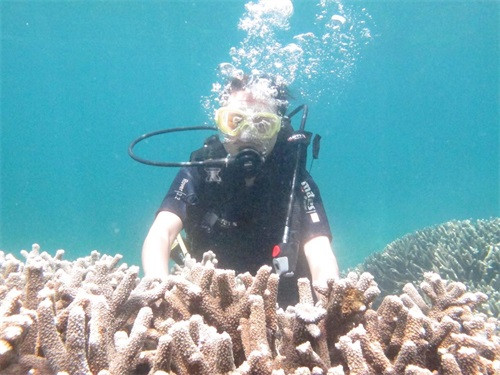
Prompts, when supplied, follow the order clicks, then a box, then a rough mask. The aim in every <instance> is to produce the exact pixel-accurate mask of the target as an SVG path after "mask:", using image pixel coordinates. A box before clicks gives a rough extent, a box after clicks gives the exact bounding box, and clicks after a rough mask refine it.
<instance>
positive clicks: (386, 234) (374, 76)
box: [0, 0, 500, 269]
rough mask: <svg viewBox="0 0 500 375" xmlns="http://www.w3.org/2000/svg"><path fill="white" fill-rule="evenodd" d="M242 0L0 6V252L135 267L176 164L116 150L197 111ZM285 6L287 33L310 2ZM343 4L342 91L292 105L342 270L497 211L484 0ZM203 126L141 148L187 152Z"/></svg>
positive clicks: (488, 19)
mask: <svg viewBox="0 0 500 375" xmlns="http://www.w3.org/2000/svg"><path fill="white" fill-rule="evenodd" d="M244 4H245V2H244V1H215V0H214V1H207V0H205V1H200V0H196V1H152V2H149V1H103V2H98V1H2V2H1V3H0V12H1V13H0V16H1V19H0V23H1V66H0V68H1V87H0V88H1V133H0V137H1V146H0V147H1V148H0V152H1V154H0V157H1V159H0V167H1V170H0V172H1V175H0V179H1V180H0V200H1V207H0V208H1V211H0V249H2V250H4V251H8V252H13V253H16V254H17V253H18V251H19V250H21V249H29V248H31V244H32V243H34V242H36V243H39V244H40V245H41V247H42V249H44V250H46V251H49V252H51V253H54V251H55V250H56V249H59V248H63V249H65V250H66V252H67V257H68V258H70V259H75V258H76V257H78V256H83V255H86V254H88V253H89V252H90V251H91V250H93V249H97V250H99V251H101V252H107V253H111V254H114V253H117V252H118V253H121V254H123V255H124V257H125V261H126V262H127V263H129V264H139V263H140V250H141V245H142V241H143V239H144V237H145V235H146V233H147V231H148V229H149V225H150V224H151V222H152V220H153V215H154V213H155V211H156V209H157V207H158V205H159V204H160V202H161V200H162V198H163V195H164V193H165V191H166V189H167V188H168V186H169V184H170V181H171V180H172V178H173V176H174V174H175V172H176V171H175V170H172V169H161V168H153V167H148V166H144V165H141V164H138V163H136V162H134V161H133V160H131V159H130V158H129V157H128V155H127V147H128V144H129V143H130V142H131V141H132V140H133V139H134V138H135V137H137V136H138V135H140V134H142V133H145V132H148V131H151V130H156V129H161V128H165V127H168V126H174V125H175V126H177V125H195V124H201V123H204V122H206V121H207V117H206V114H205V111H204V110H203V108H202V107H201V105H200V100H201V98H202V97H203V96H206V95H207V94H209V92H210V88H211V84H212V83H213V82H214V80H215V77H216V72H215V69H216V67H217V65H218V64H219V63H221V62H223V61H228V51H229V48H230V47H231V46H234V45H237V44H238V43H239V42H240V41H241V40H242V38H243V37H244V35H243V33H242V32H241V31H238V29H237V23H238V19H239V17H240V16H241V15H242V13H243V11H244ZM294 4H295V8H296V9H295V15H294V18H293V20H294V21H293V22H292V25H291V27H292V30H291V31H290V32H292V33H293V31H294V30H293V28H294V27H299V26H300V24H301V17H305V16H306V15H307V14H308V13H311V12H314V10H312V7H313V4H314V2H313V1H305V0H304V1H298V2H297V1H296V2H294ZM349 4H350V3H349V2H346V5H349ZM351 4H353V6H354V5H355V6H356V7H359V6H360V4H362V5H363V6H364V7H365V8H366V9H367V11H368V13H369V14H370V15H371V17H372V20H373V26H372V30H371V31H372V34H373V40H372V41H371V42H370V43H369V44H368V45H367V46H366V47H364V48H362V49H361V51H360V54H359V58H358V59H356V61H355V64H354V65H355V71H354V72H353V73H352V75H351V76H350V77H349V78H346V79H345V80H344V81H342V84H341V85H339V82H338V80H333V79H332V81H329V80H328V79H325V80H322V81H321V82H319V83H317V84H318V85H339V90H338V94H337V95H335V96H334V97H322V98H320V99H319V100H317V101H315V102H313V103H309V105H310V108H309V110H310V116H309V120H308V123H307V127H308V129H309V130H311V131H313V132H317V133H320V134H321V135H322V136H323V139H322V149H321V155H320V159H319V160H317V161H315V163H314V166H313V169H312V174H313V176H314V177H315V179H316V181H317V183H318V185H319V186H320V188H321V191H322V195H323V201H324V204H325V206H326V209H327V212H328V214H329V217H330V222H331V225H332V230H333V234H334V248H335V252H336V254H337V257H338V259H339V263H340V266H341V268H343V269H345V268H347V267H350V266H354V265H355V264H357V263H358V262H360V261H362V260H363V259H364V258H365V257H366V256H367V255H368V254H370V253H372V252H374V251H379V250H381V249H382V248H383V247H384V246H385V245H386V244H387V243H389V242H391V241H393V240H394V239H396V238H398V237H400V236H402V235H404V234H406V233H408V232H413V231H415V230H419V229H422V228H423V227H426V226H430V225H435V224H440V223H442V222H445V221H448V220H452V219H467V218H489V217H491V216H499V214H500V204H499V199H500V198H499V196H500V188H499V156H500V155H499V142H500V140H499V124H500V121H499V120H500V116H499V82H500V80H499V61H500V59H499V57H500V56H499V50H500V43H499V23H498V19H499V12H500V5H499V4H500V3H498V2H496V1H380V2H375V1H367V2H366V3H364V4H363V3H361V2H356V3H351ZM316 88H317V89H318V90H319V89H320V87H319V86H318V87H316ZM291 89H292V91H294V87H293V86H292V87H291ZM309 89H310V90H314V89H315V87H311V88H309ZM295 90H296V91H298V90H297V88H295ZM297 103H300V98H297ZM204 135H205V134H199V135H196V134H195V135H189V136H182V135H180V136H174V137H173V138H168V139H161V140H158V141H154V143H153V141H152V142H150V144H149V145H146V146H145V147H144V148H143V149H142V150H143V152H145V153H148V156H152V157H158V158H163V159H164V160H172V159H176V160H186V159H187V158H188V156H189V153H190V151H191V150H192V149H194V148H197V147H198V146H199V144H200V142H201V141H202V139H203V137H204Z"/></svg>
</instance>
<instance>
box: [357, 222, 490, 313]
mask: <svg viewBox="0 0 500 375" xmlns="http://www.w3.org/2000/svg"><path fill="white" fill-rule="evenodd" d="M353 271H356V272H369V273H371V274H372V275H373V276H374V277H375V279H376V280H377V284H378V286H379V288H380V290H381V294H380V296H379V298H378V300H377V301H375V305H378V303H379V302H380V301H381V300H382V299H383V297H385V296H387V295H390V294H397V293H398V292H399V291H400V290H401V288H402V287H403V286H404V285H405V284H406V283H409V282H413V281H415V280H421V279H422V277H423V275H424V274H425V272H429V271H432V272H436V273H439V274H440V275H441V276H442V277H444V278H446V279H447V280H450V281H459V282H463V283H464V284H465V285H467V287H468V288H469V289H470V290H477V291H481V292H483V293H485V294H487V295H488V296H489V297H490V298H489V301H488V304H487V305H484V307H482V308H481V310H482V311H483V312H485V313H487V314H490V315H493V316H495V317H497V318H498V317H499V316H500V218H494V219H490V220H476V221H471V220H464V221H450V222H447V223H444V224H441V225H438V226H434V227H429V228H426V229H423V230H420V231H417V232H415V233H412V234H408V235H406V236H404V237H402V238H400V239H397V240H396V241H394V242H392V243H390V244H389V245H387V246H386V247H385V249H384V250H382V251H381V252H379V253H375V254H372V255H371V256H370V257H368V258H367V259H366V260H365V261H364V262H363V263H362V264H361V265H359V266H358V267H356V268H355V269H354V270H353Z"/></svg>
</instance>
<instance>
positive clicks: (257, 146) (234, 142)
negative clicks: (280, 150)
mask: <svg viewBox="0 0 500 375" xmlns="http://www.w3.org/2000/svg"><path fill="white" fill-rule="evenodd" d="M225 107H227V108H230V109H232V110H234V111H241V112H243V113H245V115H246V116H247V117H252V116H255V115H258V114H266V113H268V114H274V115H276V114H277V106H276V104H275V101H274V100H273V99H272V98H269V99H268V100H266V99H265V98H260V97H259V98H255V97H254V96H253V95H252V93H250V92H247V91H237V92H235V93H233V94H231V95H230V96H229V98H228V100H227V102H226V105H225ZM222 135H223V144H224V147H225V149H226V151H227V152H228V153H229V154H230V155H236V154H237V153H238V152H240V151H241V150H243V149H246V148H251V149H254V150H256V151H258V152H259V153H261V154H262V155H264V156H267V155H269V154H270V153H271V151H272V150H273V148H274V145H275V144H276V138H277V137H278V134H277V132H276V134H274V135H273V136H272V137H262V136H260V135H259V132H258V130H257V129H256V128H255V126H252V125H249V126H246V127H243V128H242V130H241V132H239V133H238V134H237V135H228V134H222Z"/></svg>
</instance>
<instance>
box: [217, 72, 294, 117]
mask: <svg viewBox="0 0 500 375" xmlns="http://www.w3.org/2000/svg"><path fill="white" fill-rule="evenodd" d="M259 79H266V80H269V82H270V85H269V87H270V88H273V89H275V91H274V92H275V94H274V95H273V99H275V100H276V103H277V106H278V113H279V114H280V115H281V116H284V115H285V113H286V110H287V108H288V102H289V100H290V99H293V98H292V96H291V94H290V90H289V89H288V87H287V86H286V85H285V84H280V83H278V82H277V80H276V77H274V76H271V75H266V74H245V75H243V77H242V78H238V77H233V78H232V79H231V80H230V81H229V82H228V84H227V85H226V86H225V87H224V90H223V91H222V93H221V95H220V99H222V98H227V97H228V96H229V95H231V94H232V93H234V92H237V91H241V90H244V89H245V88H246V87H248V86H250V85H251V84H252V83H254V82H256V81H258V80H259Z"/></svg>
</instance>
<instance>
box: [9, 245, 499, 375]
mask: <svg viewBox="0 0 500 375" xmlns="http://www.w3.org/2000/svg"><path fill="white" fill-rule="evenodd" d="M21 253H22V255H23V257H24V258H25V261H24V263H23V262H21V261H19V260H17V259H16V258H15V257H14V256H12V255H11V254H5V253H3V252H0V275H1V278H0V299H1V305H0V373H1V374H6V375H9V374H75V375H76V374H78V375H80V374H82V375H83V374H99V375H106V374H113V375H115V374H119V375H126V374H156V375H160V374H161V375H166V374H178V375H184V374H196V375H198V374H199V375H204V374H207V375H209V374H210V375H212V374H234V375H236V374H257V375H260V374H269V375H285V374H296V375H299V374H300V375H305V374H317V375H319V374H325V375H340V374H350V375H354V374H356V375H365V374H366V375H370V374H388V375H389V374H394V375H397V374H405V375H418V374H422V375H424V374H425V375H427V374H443V375H459V374H466V375H473V374H474V375H476V374H489V375H493V374H499V373H500V337H499V334H498V328H499V322H498V320H497V319H496V318H494V317H491V316H490V317H489V316H488V315H486V314H483V313H478V312H477V311H476V308H477V307H478V306H479V305H480V304H482V303H484V302H486V301H487V296H486V295H485V294H484V293H481V292H470V291H467V290H466V287H465V285H464V284H462V283H460V282H449V281H446V280H443V279H442V278H441V277H440V276H439V275H438V274H437V273H431V272H429V273H425V274H424V277H423V281H422V283H421V284H420V286H415V285H413V284H411V283H408V284H406V285H405V286H404V287H403V291H402V294H400V295H399V296H396V295H389V296H386V297H385V298H384V299H383V301H382V303H381V304H380V306H379V307H378V308H377V309H376V310H374V309H372V308H371V306H372V302H373V300H374V299H375V298H376V297H377V295H378V294H379V289H378V287H377V284H376V283H375V281H374V280H373V277H372V276H371V275H370V274H369V273H362V274H358V273H354V272H351V273H349V274H348V275H347V276H346V277H345V278H342V279H340V280H338V281H336V282H334V281H333V280H331V281H330V282H329V284H328V287H327V288H324V289H322V288H311V285H310V282H309V281H308V280H307V279H300V280H299V289H300V302H299V303H298V304H297V305H295V306H289V307H288V308H287V309H286V310H283V309H277V308H276V294H277V284H278V278H277V275H276V274H274V273H272V272H271V268H270V267H267V266H263V267H262V268H261V269H260V270H259V271H258V272H257V274H256V275H255V276H252V275H250V274H248V273H245V274H240V275H235V273H234V271H230V270H222V269H217V268H216V263H217V262H216V259H215V257H214V255H213V253H210V252H209V253H206V254H205V257H204V259H203V260H202V261H201V262H196V261H194V260H193V259H190V258H188V260H187V262H186V265H185V266H184V267H182V268H178V269H177V271H176V273H175V274H174V275H171V276H169V277H168V278H167V279H166V280H165V281H163V282H160V281H158V280H153V279H148V278H142V279H141V278H139V277H138V272H139V269H138V267H134V266H132V267H128V266H127V265H126V264H122V265H119V262H120V259H121V257H120V256H118V255H117V256H115V257H112V256H109V255H101V254H99V253H98V252H96V251H94V252H92V253H91V255H90V256H87V257H85V258H80V259H78V260H76V261H74V262H70V261H65V260H63V254H64V251H62V250H60V251H58V252H57V253H56V255H55V256H54V257H52V256H51V255H49V254H48V253H46V252H41V251H40V248H39V246H38V245H33V249H32V250H31V251H30V252H27V251H22V252H21ZM313 290H315V291H316V292H317V294H318V295H319V300H318V301H317V302H316V303H314V302H313V301H314V299H313V293H314V292H313Z"/></svg>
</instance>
